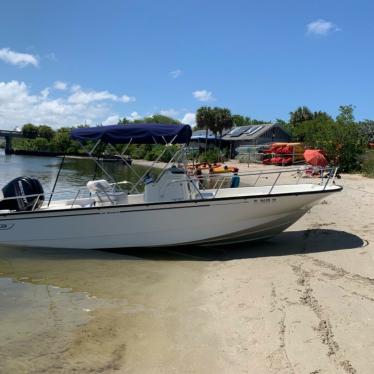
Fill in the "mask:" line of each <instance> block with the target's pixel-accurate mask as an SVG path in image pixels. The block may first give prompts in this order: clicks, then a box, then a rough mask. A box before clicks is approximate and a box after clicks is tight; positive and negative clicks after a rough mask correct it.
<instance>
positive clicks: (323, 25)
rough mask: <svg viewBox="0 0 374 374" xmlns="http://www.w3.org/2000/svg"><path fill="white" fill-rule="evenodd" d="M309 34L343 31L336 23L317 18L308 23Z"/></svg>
mask: <svg viewBox="0 0 374 374" xmlns="http://www.w3.org/2000/svg"><path fill="white" fill-rule="evenodd" d="M306 28H307V34H308V35H322V36H323V35H327V34H330V33H332V32H337V31H341V29H340V28H339V27H337V26H336V25H335V24H334V23H332V22H330V21H325V20H324V19H317V20H316V21H313V22H310V23H308V25H307V26H306Z"/></svg>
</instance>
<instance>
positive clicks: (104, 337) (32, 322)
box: [0, 164, 374, 374]
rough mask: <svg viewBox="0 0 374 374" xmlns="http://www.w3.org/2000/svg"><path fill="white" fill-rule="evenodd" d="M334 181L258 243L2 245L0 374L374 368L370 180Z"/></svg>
mask: <svg viewBox="0 0 374 374" xmlns="http://www.w3.org/2000/svg"><path fill="white" fill-rule="evenodd" d="M240 166H241V171H246V170H245V166H244V165H243V164H241V165H240ZM337 183H339V184H341V185H343V186H344V190H343V192H341V193H339V194H335V195H333V196H331V197H328V198H327V199H326V200H324V201H322V202H321V203H320V204H319V205H318V206H316V207H314V208H313V209H312V210H311V211H310V213H308V214H307V215H305V216H304V217H303V218H302V219H301V220H300V221H298V222H297V223H296V224H295V225H293V226H292V227H290V228H289V229H288V230H287V231H286V232H284V233H282V234H280V235H278V236H276V237H274V238H273V239H271V240H268V241H265V242H262V243H253V244H246V245H241V246H236V247H225V248H211V249H196V248H181V249H173V250H170V251H169V250H166V251H157V250H148V251H139V252H137V251H126V252H102V251H59V252H57V251H48V250H26V249H9V248H1V249H0V273H1V274H0V275H1V277H2V278H0V280H2V281H3V282H5V283H4V284H2V288H1V289H2V295H1V297H2V298H1V300H2V304H1V306H0V312H1V315H2V318H1V319H0V331H1V333H0V334H1V336H2V339H1V342H0V372H1V373H10V372H11V373H43V372H45V373H72V372H77V373H152V374H153V373H206V372H212V373H256V374H257V373H284V374H286V373H287V374H288V373H300V374H301V373H306V374H312V373H313V374H317V373H350V374H352V373H367V374H370V373H373V372H374V355H373V352H374V255H373V253H374V252H373V251H374V244H373V243H374V234H373V229H374V220H373V211H372V207H373V206H374V180H372V179H367V178H364V177H362V176H359V175H342V179H340V180H338V181H337ZM10 287H13V289H14V287H16V288H17V290H18V291H17V294H16V295H17V297H16V298H14V292H13V293H12V298H10V296H9V295H10V292H8V291H7V290H8V288H10Z"/></svg>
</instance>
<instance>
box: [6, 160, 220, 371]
mask: <svg viewBox="0 0 374 374" xmlns="http://www.w3.org/2000/svg"><path fill="white" fill-rule="evenodd" d="M60 161H61V160H60V159H59V158H44V157H29V156H14V155H12V156H5V155H4V153H2V154H0V187H2V186H3V185H4V184H6V183H7V182H9V181H10V180H11V179H12V178H15V177H18V176H22V175H27V176H33V177H37V178H38V179H39V180H40V181H41V182H42V184H43V186H44V189H45V190H46V191H50V190H51V188H52V186H53V183H54V180H55V177H56V174H57V171H58V167H59V164H60ZM106 167H108V168H109V169H111V170H110V171H111V173H113V174H114V176H115V178H116V179H117V180H124V179H126V180H132V179H131V178H132V177H131V176H130V175H129V172H128V169H126V167H123V166H122V165H119V164H117V163H107V164H106ZM142 171H144V169H143V168H140V167H139V168H138V172H139V173H141V172H142ZM94 174H95V166H94V163H93V162H92V161H90V160H72V159H69V160H66V161H65V164H64V167H63V169H62V171H61V175H60V179H59V182H58V184H57V189H58V190H69V189H70V188H71V187H77V186H82V185H85V183H86V182H87V180H90V179H92V178H93V175H94ZM96 177H100V175H98V174H97V173H96ZM69 193H71V192H66V194H67V196H68V195H69ZM197 253H199V255H197ZM204 254H205V255H207V253H206V252H205V253H204ZM199 256H200V252H196V251H195V252H188V253H186V252H184V253H181V252H179V251H174V250H173V251H170V250H168V249H165V250H162V249H160V250H149V251H135V252H129V251H126V252H124V251H116V252H108V251H93V250H55V249H41V248H33V249H27V248H7V247H0V373H55V372H56V373H72V372H77V373H86V372H87V373H92V372H94V373H96V372H98V373H99V372H100V373H111V372H125V373H148V372H149V373H151V372H152V373H159V372H160V373H166V372H176V371H173V370H174V369H172V368H173V367H174V368H175V367H177V366H180V361H181V360H182V361H183V360H184V359H185V358H184V354H185V353H184V352H185V351H184V349H187V350H188V349H189V350H190V351H191V348H188V345H189V344H188V342H189V341H190V340H191V339H192V340H193V339H195V340H196V337H195V334H196V331H197V330H198V331H199V334H200V340H199V343H198V345H197V346H196V345H195V346H194V347H195V348H194V349H195V351H196V352H195V354H199V352H200V350H199V344H200V341H201V342H204V338H203V337H202V336H203V335H204V326H203V325H202V323H201V320H202V318H203V319H204V318H205V317H204V312H203V311H202V310H199V308H198V304H199V301H198V300H200V299H201V298H202V297H204V295H200V293H201V292H200V291H198V284H199V282H200V279H201V276H202V274H203V273H204V269H205V268H206V267H207V266H209V262H208V261H198V260H201V259H203V260H205V259H207V257H204V256H203V257H201V256H200V257H199ZM207 256H208V257H209V254H208V255H207ZM192 309H194V312H193V315H194V318H191V316H190V315H191V310H192ZM199 316H200V317H199ZM201 334H202V335H201ZM213 342H214V339H213V338H212V336H210V335H209V334H207V336H206V346H207V347H208V349H210V348H209V347H210V346H212V347H213V346H214V344H213ZM201 344H203V343H201ZM183 347H185V348H183ZM178 360H179V361H178ZM177 361H178V362H179V364H178V363H177Z"/></svg>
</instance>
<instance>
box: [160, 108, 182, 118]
mask: <svg viewBox="0 0 374 374" xmlns="http://www.w3.org/2000/svg"><path fill="white" fill-rule="evenodd" d="M160 114H162V115H163V116H167V117H172V118H176V117H177V116H178V114H179V111H178V110H175V109H165V110H160Z"/></svg>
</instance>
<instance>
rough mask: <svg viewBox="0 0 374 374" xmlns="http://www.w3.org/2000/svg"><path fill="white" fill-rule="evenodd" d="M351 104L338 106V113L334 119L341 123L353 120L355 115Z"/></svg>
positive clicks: (350, 122) (348, 122) (346, 123)
mask: <svg viewBox="0 0 374 374" xmlns="http://www.w3.org/2000/svg"><path fill="white" fill-rule="evenodd" d="M354 109H355V108H354V106H353V105H341V106H340V107H339V114H338V115H337V117H336V121H337V122H339V123H341V124H342V125H350V124H352V123H354V122H355V117H354V115H353V111H354Z"/></svg>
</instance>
